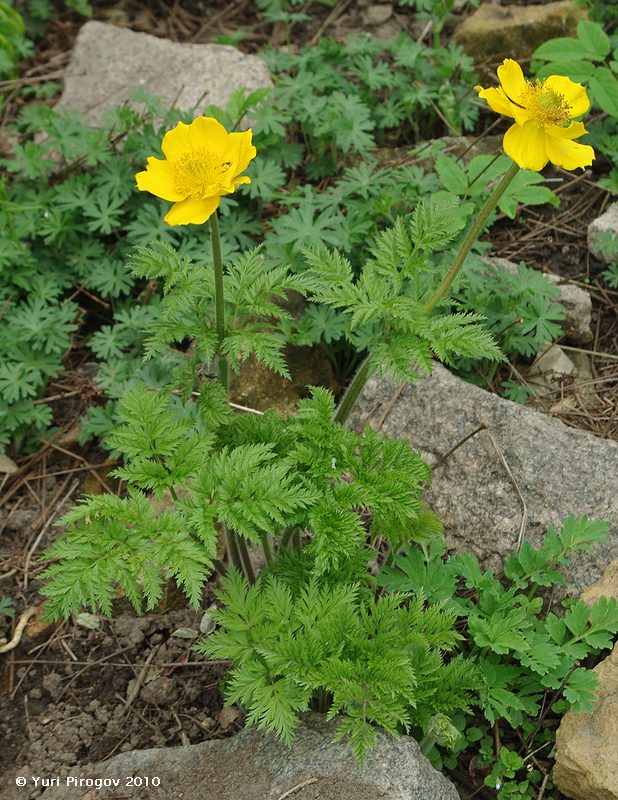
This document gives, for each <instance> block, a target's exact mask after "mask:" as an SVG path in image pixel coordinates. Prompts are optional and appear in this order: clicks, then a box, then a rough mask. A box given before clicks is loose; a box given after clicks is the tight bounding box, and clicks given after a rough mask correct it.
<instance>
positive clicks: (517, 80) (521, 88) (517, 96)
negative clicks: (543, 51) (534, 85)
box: [498, 58, 528, 105]
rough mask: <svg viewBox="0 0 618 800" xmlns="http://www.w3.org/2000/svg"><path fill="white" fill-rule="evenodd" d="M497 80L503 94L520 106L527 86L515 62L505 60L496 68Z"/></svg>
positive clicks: (509, 59)
mask: <svg viewBox="0 0 618 800" xmlns="http://www.w3.org/2000/svg"><path fill="white" fill-rule="evenodd" d="M498 78H499V80H500V85H501V86H502V88H503V90H504V94H505V95H506V96H507V97H508V98H509V99H510V100H513V101H514V102H515V103H519V104H520V105H521V97H522V95H523V94H524V93H525V91H526V89H527V87H528V84H527V82H526V79H525V78H524V73H523V72H522V70H521V67H520V66H519V64H518V63H517V61H513V59H512V58H505V59H504V61H503V62H502V64H501V65H500V66H499V67H498Z"/></svg>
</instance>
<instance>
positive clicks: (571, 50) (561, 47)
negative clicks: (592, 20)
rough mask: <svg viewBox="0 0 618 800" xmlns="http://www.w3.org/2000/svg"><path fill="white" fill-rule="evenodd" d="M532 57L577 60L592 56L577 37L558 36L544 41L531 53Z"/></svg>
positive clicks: (548, 59) (551, 59) (552, 59)
mask: <svg viewBox="0 0 618 800" xmlns="http://www.w3.org/2000/svg"><path fill="white" fill-rule="evenodd" d="M532 57H533V58H542V59H543V61H563V62H568V61H579V60H584V61H586V60H587V59H590V58H593V54H592V53H591V52H590V51H589V50H588V48H587V47H586V45H585V44H584V43H583V42H580V41H579V40H578V39H571V38H568V37H559V38H557V39H550V40H549V41H548V42H544V43H543V44H542V45H541V46H540V47H537V49H536V50H535V51H534V53H533V54H532Z"/></svg>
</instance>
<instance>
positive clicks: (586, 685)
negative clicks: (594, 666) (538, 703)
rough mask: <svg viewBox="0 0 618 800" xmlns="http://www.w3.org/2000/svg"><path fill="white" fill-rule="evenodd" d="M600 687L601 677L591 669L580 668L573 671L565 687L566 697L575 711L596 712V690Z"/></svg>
mask: <svg viewBox="0 0 618 800" xmlns="http://www.w3.org/2000/svg"><path fill="white" fill-rule="evenodd" d="M598 685H599V676H598V675H597V673H596V672H593V671H592V670H590V669H584V668H583V667H578V668H577V669H576V670H574V671H573V673H572V674H571V676H570V677H569V679H568V681H567V682H566V684H565V686H564V690H563V691H564V696H565V697H566V699H567V700H568V701H569V703H570V704H571V706H572V708H573V711H575V712H578V711H586V712H588V713H591V712H592V711H593V710H594V702H595V700H596V690H597V687H598Z"/></svg>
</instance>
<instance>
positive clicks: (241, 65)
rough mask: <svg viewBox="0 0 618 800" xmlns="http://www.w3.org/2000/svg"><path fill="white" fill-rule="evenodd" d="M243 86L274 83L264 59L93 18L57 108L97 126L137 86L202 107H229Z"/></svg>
mask: <svg viewBox="0 0 618 800" xmlns="http://www.w3.org/2000/svg"><path fill="white" fill-rule="evenodd" d="M240 86H243V87H244V88H245V89H247V90H249V91H253V90H255V89H259V88H261V87H265V86H272V81H271V79H270V74H269V72H268V69H267V67H266V64H265V63H264V61H262V59H261V58H258V57H257V56H252V55H245V54H244V53H241V52H240V51H239V50H236V49H235V48H234V47H229V46H227V45H219V44H178V43H176V42H171V41H169V40H167V39H159V38H157V37H156V36H150V35H149V34H146V33H135V32H134V31H131V30H129V29H128V28H121V27H117V26H115V25H109V24H106V23H104V22H96V21H92V22H87V23H86V24H85V25H83V26H82V28H81V30H80V32H79V34H78V37H77V42H76V44H75V49H74V50H73V54H72V56H71V61H70V63H69V66H68V67H67V70H66V73H65V78H64V91H63V93H62V96H61V98H60V100H59V101H58V103H57V104H56V108H57V109H64V108H65V109H69V110H73V111H81V112H82V113H83V115H84V119H85V120H86V122H89V123H90V124H92V125H95V126H96V125H100V124H101V123H102V122H103V119H104V116H105V112H106V111H108V110H110V109H112V108H114V107H115V106H118V105H122V104H123V103H125V102H127V101H129V100H130V98H131V95H132V93H133V92H134V91H135V89H142V90H144V91H146V92H148V93H149V94H152V95H155V96H157V97H161V98H163V100H164V102H165V103H166V104H167V105H169V106H172V105H174V106H176V107H177V108H180V109H181V110H183V111H188V110H191V109H193V108H196V109H197V111H198V112H199V111H201V110H203V109H204V108H205V106H207V105H211V104H214V105H218V106H225V105H226V103H227V101H228V99H229V97H230V95H231V93H232V92H233V91H234V89H237V88H238V87H240ZM137 107H139V105H138V106H137Z"/></svg>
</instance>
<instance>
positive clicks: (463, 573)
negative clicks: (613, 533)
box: [377, 517, 618, 800]
mask: <svg viewBox="0 0 618 800" xmlns="http://www.w3.org/2000/svg"><path fill="white" fill-rule="evenodd" d="M606 539H607V525H606V524H605V523H604V522H602V521H591V520H588V519H586V518H585V517H581V518H575V517H569V518H568V519H567V520H566V521H565V523H564V525H563V526H562V528H561V529H560V530H555V529H553V528H550V529H549V530H548V531H547V534H546V536H545V539H544V541H543V542H542V544H541V546H540V547H534V546H533V545H532V544H531V543H530V542H528V541H524V542H523V544H522V546H521V548H520V549H519V550H515V551H514V552H512V553H511V554H510V555H509V557H508V558H507V559H506V562H505V564H504V572H503V574H501V575H494V573H493V572H492V571H491V570H485V571H483V570H482V568H481V567H480V566H479V562H478V560H477V559H476V558H475V557H474V556H472V555H471V554H469V553H460V554H458V555H456V556H450V557H449V556H448V555H447V553H446V549H445V546H444V543H443V542H440V541H439V540H437V541H435V542H433V543H432V544H431V545H429V546H427V545H425V546H423V547H418V546H414V545H413V546H409V547H408V548H406V549H404V550H403V551H402V552H401V553H400V554H399V555H397V556H396V557H395V559H394V562H393V564H392V565H391V566H385V567H384V568H383V569H382V570H381V572H380V573H379V574H378V576H377V581H378V583H379V584H380V585H381V586H383V587H384V588H385V589H386V590H387V591H388V592H403V593H409V594H411V596H413V597H418V596H419V595H420V596H421V597H424V598H426V600H427V601H428V602H433V603H436V602H442V603H445V607H446V608H447V609H452V610H454V611H455V613H456V615H457V617H458V619H460V620H461V622H462V625H460V626H458V627H457V630H458V631H459V633H460V634H461V635H462V637H463V638H462V643H461V645H460V648H461V655H462V656H463V657H464V658H465V659H466V660H467V661H468V663H470V664H473V665H474V666H475V668H476V669H477V670H478V671H479V673H478V674H479V684H478V694H477V695H476V696H475V697H476V700H475V702H476V704H477V706H478V707H479V708H480V709H481V713H482V718H481V719H480V720H479V717H478V716H477V717H474V716H472V715H469V714H468V715H465V714H463V713H460V714H455V715H453V719H452V721H451V725H450V727H447V728H446V730H447V731H448V738H447V739H446V740H443V741H441V740H440V735H436V734H434V735H429V736H427V737H426V738H425V740H424V742H423V746H424V750H425V751H426V752H427V753H428V754H429V757H430V758H431V760H432V762H433V763H434V765H435V766H436V767H438V768H444V767H447V768H449V769H453V768H454V767H455V766H456V764H457V758H458V755H459V754H460V753H462V752H465V753H466V755H467V758H468V761H469V760H470V754H471V752H477V753H478V768H479V770H480V771H484V772H485V773H486V774H485V778H484V783H485V785H486V786H488V787H490V788H492V789H496V790H497V792H496V797H497V798H498V800H510V799H511V798H526V800H534V798H536V797H537V796H538V793H539V790H540V789H539V787H540V784H541V783H542V782H543V781H544V779H545V784H544V785H545V788H546V789H547V790H548V791H549V790H550V789H551V783H550V781H547V780H546V774H547V770H546V769H545V768H544V767H542V766H540V765H539V762H538V761H536V760H535V759H534V754H536V753H544V754H545V755H547V754H548V753H549V752H550V750H551V748H552V747H553V744H554V730H555V726H556V721H557V719H558V718H559V717H560V716H562V714H564V713H565V712H566V711H567V710H568V709H573V711H575V712H577V711H579V710H583V711H591V710H592V707H593V702H594V697H595V688H596V686H597V682H598V678H597V675H596V673H595V672H593V671H592V670H591V669H588V668H587V667H586V666H584V664H585V663H586V659H588V658H589V657H590V656H595V655H597V654H598V653H600V652H601V651H602V650H605V649H611V647H612V645H613V639H614V636H615V634H616V632H617V631H618V608H617V607H616V601H615V599H614V598H612V599H611V600H607V599H606V598H601V599H600V600H598V601H597V602H596V603H595V604H594V605H593V606H592V607H589V606H587V605H586V604H585V603H584V602H583V601H582V600H576V601H574V600H566V601H564V602H563V603H562V611H561V612H560V614H556V613H555V612H554V611H552V610H551V607H552V604H551V601H550V600H548V594H547V592H548V591H550V590H551V589H552V587H556V586H560V585H561V584H563V583H564V577H563V574H562V569H563V568H564V567H567V566H568V565H569V563H570V560H571V557H572V555H573V554H575V553H576V552H577V551H580V550H586V551H590V550H591V547H592V546H593V544H595V543H598V542H602V541H606ZM541 591H543V592H544V594H543V595H542V594H540V592H541ZM434 745H436V749H433V750H432V749H431V748H433V747H434ZM445 745H448V748H445ZM448 749H450V752H448Z"/></svg>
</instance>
